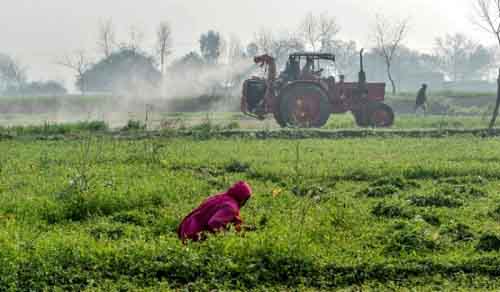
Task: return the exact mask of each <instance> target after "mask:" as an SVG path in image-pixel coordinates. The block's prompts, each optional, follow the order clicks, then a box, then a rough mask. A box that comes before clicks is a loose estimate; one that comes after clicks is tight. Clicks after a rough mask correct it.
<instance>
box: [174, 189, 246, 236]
mask: <svg viewBox="0 0 500 292" xmlns="http://www.w3.org/2000/svg"><path fill="white" fill-rule="evenodd" d="M251 196H252V189H251V187H250V185H249V184H248V183H246V182H243V181H240V182H237V183H236V184H234V185H233V186H232V187H231V188H229V190H227V192H225V193H221V194H218V195H215V196H212V197H210V198H208V199H206V200H205V201H204V202H203V203H202V204H201V205H200V206H199V207H198V208H196V209H194V210H193V211H192V212H191V213H189V215H187V216H186V218H184V220H182V222H181V224H180V225H179V227H178V228H177V234H178V235H179V238H180V239H181V240H182V241H183V242H186V240H193V241H199V240H203V239H204V236H203V232H210V233H215V232H217V231H222V230H226V229H227V227H228V225H229V224H231V223H232V224H234V225H235V228H236V231H238V232H239V231H241V224H242V223H243V220H242V219H241V217H240V208H241V207H243V206H244V205H245V203H246V202H247V201H248V199H249V198H250V197H251Z"/></svg>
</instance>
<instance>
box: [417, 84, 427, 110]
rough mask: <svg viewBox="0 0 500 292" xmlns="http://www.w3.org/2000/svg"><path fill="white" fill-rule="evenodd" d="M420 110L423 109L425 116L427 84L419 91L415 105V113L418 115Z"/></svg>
mask: <svg viewBox="0 0 500 292" xmlns="http://www.w3.org/2000/svg"><path fill="white" fill-rule="evenodd" d="M419 108H422V110H423V111H424V114H425V112H426V111H427V84H422V87H421V88H420V90H419V91H418V94H417V100H416V103H415V113H417V111H418V109H419Z"/></svg>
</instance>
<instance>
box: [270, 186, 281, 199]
mask: <svg viewBox="0 0 500 292" xmlns="http://www.w3.org/2000/svg"><path fill="white" fill-rule="evenodd" d="M282 192H283V190H282V189H281V188H277V189H274V190H273V192H272V194H273V198H276V197H277V196H279V195H281V193H282Z"/></svg>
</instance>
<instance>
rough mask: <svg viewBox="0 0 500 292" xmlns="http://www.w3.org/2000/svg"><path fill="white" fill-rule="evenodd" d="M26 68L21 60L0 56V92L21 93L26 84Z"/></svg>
mask: <svg viewBox="0 0 500 292" xmlns="http://www.w3.org/2000/svg"><path fill="white" fill-rule="evenodd" d="M26 80H27V76H26V67H24V66H23V65H22V64H21V62H20V61H19V60H16V59H14V58H12V57H10V56H7V55H0V90H5V89H6V88H9V90H13V91H16V92H20V91H21V89H22V87H23V86H24V85H25V84H26Z"/></svg>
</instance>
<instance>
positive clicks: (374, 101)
mask: <svg viewBox="0 0 500 292" xmlns="http://www.w3.org/2000/svg"><path fill="white" fill-rule="evenodd" d="M254 61H255V63H256V64H258V65H260V66H261V67H265V68H266V70H267V72H268V76H267V78H259V77H252V78H251V79H248V80H246V81H245V82H244V84H243V97H242V102H241V110H242V112H243V113H245V114H246V115H248V116H251V117H254V118H257V119H259V120H263V119H265V118H266V116H267V115H270V114H272V115H273V116H274V118H275V119H276V121H277V122H278V124H279V125H280V126H282V127H287V126H290V127H300V128H320V127H322V126H324V125H325V124H326V122H327V121H328V119H329V117H330V115H331V114H338V113H346V112H349V111H350V112H352V113H353V115H354V117H355V119H356V123H357V124H358V125H359V126H361V127H390V126H392V125H393V123H394V112H393V110H392V109H391V108H390V107H389V106H388V105H386V104H384V103H383V101H384V97H385V83H367V82H366V74H365V72H364V70H363V50H361V52H360V64H361V70H360V72H359V78H358V79H359V80H358V82H344V77H343V76H342V75H341V76H340V80H339V81H338V82H337V81H336V80H335V77H333V76H325V75H326V74H325V71H326V70H325V67H327V68H328V66H331V65H334V63H335V56H334V55H333V54H320V53H296V54H292V55H290V56H289V58H288V62H287V65H286V68H285V70H284V71H283V72H281V74H280V75H279V76H277V72H276V62H275V60H274V58H272V57H271V56H269V55H262V56H258V57H255V59H254Z"/></svg>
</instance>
